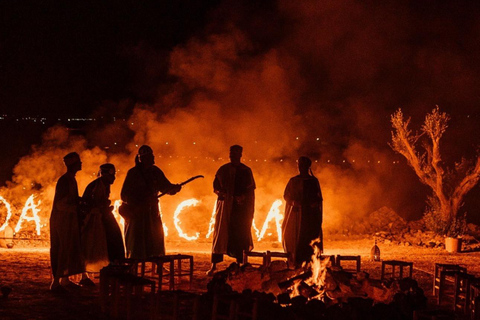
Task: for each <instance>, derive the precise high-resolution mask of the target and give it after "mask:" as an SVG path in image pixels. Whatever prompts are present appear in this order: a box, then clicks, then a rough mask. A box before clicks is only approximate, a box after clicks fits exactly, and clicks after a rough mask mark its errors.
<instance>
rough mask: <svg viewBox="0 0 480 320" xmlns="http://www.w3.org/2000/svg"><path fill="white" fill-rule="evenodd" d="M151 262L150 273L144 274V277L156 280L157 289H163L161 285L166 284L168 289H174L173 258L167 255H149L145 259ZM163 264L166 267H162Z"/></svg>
mask: <svg viewBox="0 0 480 320" xmlns="http://www.w3.org/2000/svg"><path fill="white" fill-rule="evenodd" d="M146 262H148V263H151V265H152V266H151V269H150V274H145V275H144V276H145V277H149V278H150V279H155V280H158V291H161V290H163V286H164V285H167V286H168V289H169V290H174V289H175V278H174V276H175V266H174V263H175V260H173V259H172V258H171V257H168V256H160V257H151V258H148V260H147V261H146ZM165 264H167V265H168V269H166V268H164V266H165Z"/></svg>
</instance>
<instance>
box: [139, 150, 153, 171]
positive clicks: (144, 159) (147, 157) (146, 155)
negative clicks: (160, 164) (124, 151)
mask: <svg viewBox="0 0 480 320" xmlns="http://www.w3.org/2000/svg"><path fill="white" fill-rule="evenodd" d="M137 160H138V162H139V163H140V164H141V165H143V166H144V167H146V168H148V167H151V166H153V165H154V164H155V156H154V155H153V150H152V148H150V146H147V145H143V146H141V147H140V148H138V155H137Z"/></svg>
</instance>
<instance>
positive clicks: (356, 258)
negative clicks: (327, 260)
mask: <svg viewBox="0 0 480 320" xmlns="http://www.w3.org/2000/svg"><path fill="white" fill-rule="evenodd" d="M342 261H355V269H344V270H345V271H347V272H360V269H361V267H360V256H341V255H337V258H336V259H335V265H336V266H337V267H341V266H342Z"/></svg>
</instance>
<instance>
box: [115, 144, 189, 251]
mask: <svg viewBox="0 0 480 320" xmlns="http://www.w3.org/2000/svg"><path fill="white" fill-rule="evenodd" d="M154 164H155V156H154V155H153V150H152V148H150V147H149V146H146V145H143V146H141V147H140V148H139V149H138V155H137V156H136V158H135V167H133V168H131V169H130V170H129V171H128V173H127V177H126V178H125V182H124V183H123V187H122V192H121V197H122V201H123V204H122V206H121V207H120V209H119V211H120V213H121V214H122V216H123V217H124V218H125V246H126V249H127V258H134V259H145V258H148V257H156V256H162V255H165V242H164V234H163V224H162V219H161V217H160V211H159V210H158V194H159V192H162V193H168V194H169V195H174V194H176V193H177V192H179V191H180V189H181V188H182V187H181V186H180V185H178V184H172V183H170V181H168V179H167V178H166V177H165V174H163V171H162V170H160V169H159V168H158V167H157V166H155V165H154Z"/></svg>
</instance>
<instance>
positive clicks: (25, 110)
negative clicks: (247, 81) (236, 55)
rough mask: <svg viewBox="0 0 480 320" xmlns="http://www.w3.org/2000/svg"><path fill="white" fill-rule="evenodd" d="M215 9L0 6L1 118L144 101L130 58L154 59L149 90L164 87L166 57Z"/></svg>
mask: <svg viewBox="0 0 480 320" xmlns="http://www.w3.org/2000/svg"><path fill="white" fill-rule="evenodd" d="M215 4H216V2H215V1H183V0H182V1H140V2H138V1H100V2H99V1H28V0H27V1H2V4H0V6H1V7H0V11H1V29H2V34H3V36H2V37H1V40H0V41H1V42H0V48H1V53H0V55H1V56H0V81H1V82H0V83H1V91H0V110H1V112H2V113H7V114H11V113H15V114H18V115H40V116H48V117H50V116H53V117H56V116H75V115H78V116H89V115H90V114H91V113H92V111H93V110H94V109H95V108H98V107H99V106H101V104H102V103H103V102H104V101H115V102H118V101H120V100H122V99H131V100H133V101H148V99H149V98H151V97H150V96H149V94H148V92H147V91H148V89H143V90H142V88H140V87H141V86H142V85H143V84H144V83H143V81H144V80H142V79H141V78H142V77H143V76H144V75H143V72H144V70H142V68H143V66H142V64H143V62H142V61H139V60H138V59H137V57H136V56H135V50H141V49H140V48H144V49H145V50H151V51H152V52H153V51H154V52H155V53H156V54H157V55H158V56H157V60H158V61H157V62H158V65H157V68H158V69H157V70H156V75H155V76H154V78H155V79H154V80H155V85H158V84H159V83H162V82H166V81H168V77H167V76H166V73H167V67H168V53H169V51H170V50H171V49H172V48H173V47H174V46H175V45H177V44H179V43H181V42H183V41H185V40H186V39H188V37H191V36H192V35H193V34H195V32H196V31H197V30H199V29H202V28H203V27H204V26H205V23H206V18H207V15H208V11H209V10H211V9H212V8H213V7H214V5H215ZM120 113H121V112H120Z"/></svg>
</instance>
